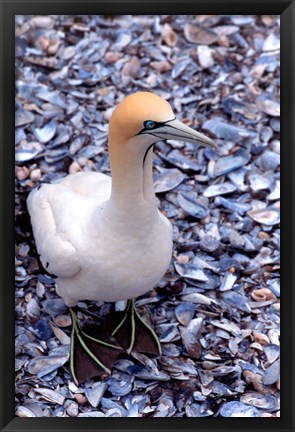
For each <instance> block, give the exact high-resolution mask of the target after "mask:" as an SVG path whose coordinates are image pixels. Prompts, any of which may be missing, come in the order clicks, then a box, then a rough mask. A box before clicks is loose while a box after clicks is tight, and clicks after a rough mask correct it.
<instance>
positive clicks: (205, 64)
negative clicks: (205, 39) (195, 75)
mask: <svg viewBox="0 0 295 432" xmlns="http://www.w3.org/2000/svg"><path fill="white" fill-rule="evenodd" d="M197 55H198V61H199V64H200V66H201V68H202V69H208V68H210V67H212V66H213V65H214V58H213V56H212V50H211V49H210V48H209V47H208V46H207V45H198V47H197Z"/></svg>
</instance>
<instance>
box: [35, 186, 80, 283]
mask: <svg viewBox="0 0 295 432" xmlns="http://www.w3.org/2000/svg"><path fill="white" fill-rule="evenodd" d="M58 192H60V186H59V185H43V186H42V187H41V188H40V189H39V190H36V189H35V190H33V191H32V192H31V193H30V195H29V197H28V200H27V205H28V210H29V213H30V216H31V223H32V227H33V233H34V237H35V242H36V247H37V251H38V254H39V256H40V260H41V262H42V265H43V267H44V268H45V269H46V270H47V271H48V272H49V273H50V274H52V275H55V276H56V277H71V276H73V275H74V274H76V273H78V272H79V271H80V265H79V261H78V256H77V251H76V249H75V247H74V245H73V244H72V242H70V241H69V239H67V238H65V236H64V232H63V230H62V227H61V223H60V220H59V219H58V213H57V211H58V209H56V208H55V207H56V206H55V201H56V199H55V198H57V197H58V195H61V194H58ZM59 198H60V197H59ZM57 201H59V202H60V199H58V200H57ZM64 206H66V202H65V203H64Z"/></svg>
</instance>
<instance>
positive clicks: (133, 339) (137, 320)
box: [112, 299, 162, 355]
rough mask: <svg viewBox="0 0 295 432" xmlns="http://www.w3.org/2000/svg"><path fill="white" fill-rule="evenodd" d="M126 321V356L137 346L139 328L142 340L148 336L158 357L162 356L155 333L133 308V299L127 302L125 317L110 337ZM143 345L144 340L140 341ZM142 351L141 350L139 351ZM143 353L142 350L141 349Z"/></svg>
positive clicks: (113, 334)
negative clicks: (127, 341)
mask: <svg viewBox="0 0 295 432" xmlns="http://www.w3.org/2000/svg"><path fill="white" fill-rule="evenodd" d="M126 321H127V322H128V321H130V343H129V347H128V348H127V352H128V354H130V353H131V351H132V350H133V348H134V346H135V345H138V343H137V342H138V340H137V336H138V334H137V333H138V330H139V327H140V328H141V333H142V336H143V339H144V336H149V338H150V339H152V341H153V342H154V344H155V345H156V350H157V352H158V354H159V355H161V354H162V349H161V344H160V341H159V338H158V336H157V335H156V333H155V331H154V330H153V329H152V328H151V327H150V326H149V325H148V324H147V323H146V322H145V321H144V319H143V318H142V317H141V316H140V314H139V313H138V311H137V309H136V307H135V299H131V300H128V303H127V308H126V312H125V315H124V317H123V319H122V320H121V321H120V323H119V324H118V325H117V327H116V328H115V330H113V332H112V336H115V335H116V333H118V332H119V330H120V329H122V327H123V325H124V324H125V323H126ZM141 342H142V343H143V344H144V342H145V341H144V340H142V341H141ZM140 350H142V349H140ZM143 351H144V349H143Z"/></svg>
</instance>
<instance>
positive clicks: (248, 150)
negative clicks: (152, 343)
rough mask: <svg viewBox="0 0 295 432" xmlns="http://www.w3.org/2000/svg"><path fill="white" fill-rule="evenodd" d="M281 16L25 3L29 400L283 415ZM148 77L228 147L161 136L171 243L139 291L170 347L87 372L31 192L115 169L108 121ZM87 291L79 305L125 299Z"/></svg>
mask: <svg viewBox="0 0 295 432" xmlns="http://www.w3.org/2000/svg"><path fill="white" fill-rule="evenodd" d="M279 26H280V22H279V17H277V16H266V15H264V16H246V15H243V16H219V15H210V16H204V15H199V16H189V15H181V16H169V15H165V16H164V15H163V16H144V15H141V16H78V15H76V16H65V15H59V16H42V17H41V16H29V15H26V16H17V17H16V117H15V125H16V135H15V144H16V168H15V174H16V177H15V187H16V195H15V196H16V206H15V213H16V291H15V292H16V307H15V311H16V391H15V397H16V415H17V416H20V417H94V416H95V417H204V416H211V417H212V416H213V417H216V416H222V417H233V416H235V417H236V416H245V417H277V416H279V410H280V401H279V389H280V366H279V353H280V339H279V324H280V279H279V276H280V252H279V249H280V231H279V222H280V104H279V99H280V65H279V55H280V39H279ZM140 90H145V91H152V92H154V93H156V94H158V95H160V96H161V97H163V98H164V99H167V100H168V101H169V102H170V104H171V106H172V107H173V109H174V112H175V114H176V116H177V117H178V118H179V119H180V120H182V121H184V122H185V123H186V124H188V125H189V126H191V127H193V128H195V129H196V130H199V131H201V132H203V133H205V134H207V135H208V136H210V137H212V138H213V139H214V140H215V142H216V143H217V145H218V148H219V153H218V152H216V151H215V150H212V149H203V148H198V149H197V148H196V147H195V146H194V145H192V144H187V143H181V142H180V143H179V142H174V141H167V142H160V143H158V144H157V146H156V147H155V151H154V179H155V189H156V193H157V197H158V205H159V208H160V209H161V211H162V212H163V213H164V214H165V215H166V216H167V217H168V218H169V219H170V220H171V222H172V223H173V227H174V252H173V259H172V262H171V265H170V267H169V269H168V272H167V274H166V275H165V277H164V278H163V280H162V281H161V282H160V283H159V284H158V285H157V286H156V287H155V288H154V290H153V291H152V292H149V293H147V294H146V295H144V296H142V297H140V298H138V299H137V303H136V304H137V307H138V309H139V311H140V313H141V314H142V315H143V316H145V317H146V319H150V320H151V321H152V322H153V326H154V329H155V331H156V333H157V334H158V335H159V338H160V341H161V344H162V350H163V353H162V356H160V357H159V356H158V357H151V356H147V355H144V354H138V353H134V354H133V355H132V354H131V355H129V356H128V355H122V358H120V359H119V361H118V362H117V363H116V364H115V366H114V368H113V370H112V375H111V376H109V377H105V379H104V380H103V381H101V380H99V379H96V378H94V379H89V380H87V381H86V382H85V383H84V384H81V385H79V386H77V385H75V383H74V382H73V379H72V378H71V374H70V371H69V362H68V359H69V346H70V345H69V342H70V334H71V320H70V315H69V310H68V308H67V307H66V306H65V305H64V303H63V301H62V300H61V299H60V298H59V297H58V296H57V294H56V292H55V287H54V280H53V279H51V278H50V277H49V276H46V275H44V274H43V273H42V272H41V271H40V269H39V266H38V262H37V256H36V249H35V245H34V240H33V237H32V231H31V226H30V223H29V217H28V214H27V209H26V197H27V195H28V193H29V191H30V190H31V189H32V188H34V187H36V186H38V185H39V184H40V183H48V182H49V183H50V182H55V181H56V180H58V179H59V178H61V177H63V176H65V175H66V174H68V173H75V172H79V171H100V172H104V173H106V174H110V170H109V160H108V152H107V131H108V121H109V119H110V116H111V113H112V110H113V109H114V107H115V106H116V105H117V104H118V103H119V102H120V101H121V100H122V99H123V98H124V97H125V96H126V95H128V94H130V93H133V92H135V91H140ZM122 265H123V263H122ZM79 306H80V307H81V311H80V312H79V318H80V319H81V321H83V320H84V319H85V318H86V317H87V316H88V315H89V314H90V313H92V314H97V315H100V316H102V317H104V316H106V315H107V314H108V312H109V311H110V310H113V308H114V304H111V303H91V302H81V303H80V304H79ZM123 307H124V304H122V302H120V303H117V304H116V305H115V308H116V309H117V310H122V308H123ZM83 310H84V312H83ZM88 311H89V314H88ZM92 316H93V315H92Z"/></svg>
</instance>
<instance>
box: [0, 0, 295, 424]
mask: <svg viewBox="0 0 295 432" xmlns="http://www.w3.org/2000/svg"><path fill="white" fill-rule="evenodd" d="M0 7H1V9H0V19H1V24H0V31H1V45H0V46H1V62H0V64H1V68H0V81H1V90H0V97H1V111H0V112H1V116H0V131H1V145H0V162H1V168H0V172H1V180H0V200H1V207H0V208H1V238H0V257H1V259H0V266H1V267H0V275H1V289H0V308H1V311H0V325H1V328H0V331H1V333H0V334H1V351H0V392H1V393H0V395H1V396H0V430H1V431H5V432H12V431H44V432H45V431H53V430H54V431H78V430H82V431H104V430H105V431H119V430H120V431H127V430H136V431H137V430H140V431H142V432H145V431H151V430H153V431H155V432H156V431H160V430H161V431H165V430H167V431H170V432H173V431H176V430H189V431H193V430H198V431H207V430H211V431H212V432H213V431H220V430H228V431H237V430H241V431H246V430H251V431H252V432H256V431H257V432H258V431H263V430H265V431H272V430H279V431H281V432H283V431H284V432H287V431H290V432H291V431H293V430H295V421H294V406H295V403H294V390H295V382H294V367H293V365H294V360H295V359H294V346H295V340H294V330H295V327H294V313H293V312H294V310H295V303H294V282H295V281H294V269H295V254H294V253H292V252H293V248H295V242H294V227H293V223H294V222H293V221H294V215H295V214H294V202H295V200H294V184H295V164H294V153H295V152H294V145H295V140H294V120H295V117H294V106H295V90H294V89H295V86H294V84H293V82H294V61H295V60H294V47H295V39H294V35H295V30H294V24H295V4H294V1H287V0H282V1H279V0H256V1H246V0H241V1H238V0H227V1H225V2H222V1H220V0H219V1H218V0H215V1H214V0H206V1H197V0H185V1H175V0H160V1H158V0H149V1H129V2H125V1H112V0H108V1H98V0H93V1H89V0H88V1H85V2H82V1H80V0H64V1H58V0H51V1H48V0H44V1H42V0H39V1H38V0H32V1H26V0H23V1H15V0H0ZM213 13H214V14H231V15H235V14H239V15H240V14H272V15H275V14H277V15H280V16H281V69H282V73H281V83H282V86H281V87H282V89H281V108H282V109H281V111H282V114H281V131H282V132H281V135H282V142H283V145H282V146H281V148H282V157H281V166H282V199H281V201H282V252H281V256H282V286H283V290H282V291H283V295H282V329H283V332H282V333H283V340H282V363H281V365H282V366H281V372H282V378H281V382H282V384H281V388H282V408H281V417H280V418H255V419H254V418H249V419H246V418H235V419H233V418H230V419H226V418H220V417H218V418H210V419H208V418H205V419H204V418H200V419H199V418H195V419H193V418H170V419H166V418H165V419H161V418H157V419H155V418H148V419H144V418H138V419H133V418H132V419H131V418H129V419H115V418H111V419H110V418H108V419H105V418H99V419H97V418H82V419H81V418H79V419H75V418H67V419H65V418H17V417H15V416H14V347H13V341H14V337H13V336H14V312H13V311H14V290H13V286H14V250H13V248H14V241H13V240H14V223H13V220H14V187H13V185H14V85H15V76H14V17H15V15H22V14H24V15H26V14H32V15H48V14H73V15H74V14H82V15H84V14H132V15H137V14H155V15H157V14H169V15H174V14H175V15H179V14H213Z"/></svg>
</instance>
